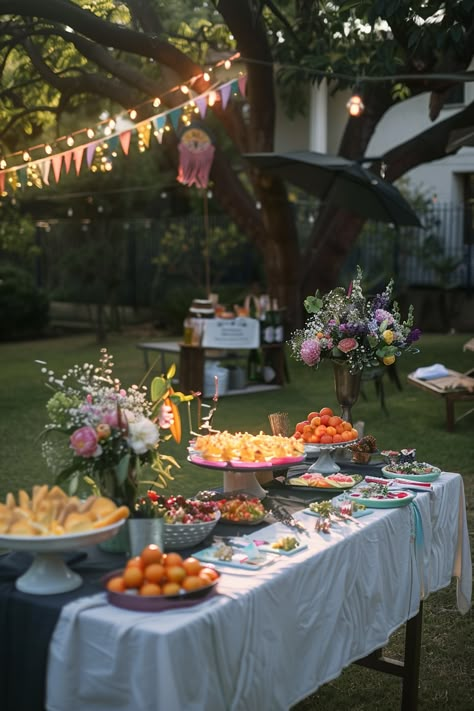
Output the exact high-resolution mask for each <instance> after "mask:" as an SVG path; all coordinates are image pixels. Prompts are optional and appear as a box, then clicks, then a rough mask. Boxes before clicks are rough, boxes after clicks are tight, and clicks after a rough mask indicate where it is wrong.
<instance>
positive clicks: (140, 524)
mask: <svg viewBox="0 0 474 711" xmlns="http://www.w3.org/2000/svg"><path fill="white" fill-rule="evenodd" d="M127 523H128V532H129V538H130V550H129V553H130V556H131V557H132V558H134V557H135V556H137V555H140V553H141V552H142V550H143V549H144V548H146V546H149V545H150V543H154V544H155V545H157V546H158V548H159V549H160V550H161V551H163V550H164V542H163V537H164V528H163V526H164V521H163V519H162V518H130V519H129V520H128V521H127Z"/></svg>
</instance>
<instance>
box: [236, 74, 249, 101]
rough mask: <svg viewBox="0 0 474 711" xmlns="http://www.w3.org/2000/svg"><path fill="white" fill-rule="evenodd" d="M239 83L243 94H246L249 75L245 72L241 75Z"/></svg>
mask: <svg viewBox="0 0 474 711" xmlns="http://www.w3.org/2000/svg"><path fill="white" fill-rule="evenodd" d="M237 83H238V85H239V89H240V93H241V94H242V96H245V91H246V89H247V75H246V74H244V75H243V76H241V77H239V78H238V80H237Z"/></svg>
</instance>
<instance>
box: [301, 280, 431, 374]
mask: <svg viewBox="0 0 474 711" xmlns="http://www.w3.org/2000/svg"><path fill="white" fill-rule="evenodd" d="M362 277H363V274H362V270H361V268H360V267H359V266H358V267H357V273H356V277H355V279H354V280H353V281H352V283H351V285H350V286H349V289H348V290H347V291H346V290H345V289H344V288H343V287H337V288H335V289H333V290H332V291H330V292H328V293H327V294H324V295H323V296H321V295H320V293H319V291H317V292H316V294H315V296H308V297H307V298H306V299H305V302H304V306H305V309H306V311H307V312H308V313H309V314H311V316H310V317H309V319H308V320H307V322H306V325H305V327H304V328H303V329H300V330H297V331H295V332H294V333H293V335H292V338H291V340H290V347H291V352H292V355H293V356H294V357H295V358H296V360H300V361H302V362H303V363H306V365H308V366H310V367H318V366H319V364H320V362H321V361H322V360H323V359H332V360H333V361H335V362H337V363H339V364H341V365H344V366H346V367H347V368H348V369H349V371H350V372H351V373H357V372H359V371H362V370H363V369H364V368H369V367H375V366H379V365H381V364H382V363H383V364H384V365H392V364H393V363H395V361H396V359H397V358H398V357H399V356H400V355H401V354H402V352H409V351H411V352H417V348H415V347H414V346H413V343H414V342H415V341H417V340H418V339H419V337H420V335H421V331H420V330H419V329H418V328H414V326H413V323H414V313H413V306H410V307H409V310H408V315H407V318H406V319H405V320H402V318H401V316H400V310H399V307H398V303H397V302H396V301H393V286H394V282H393V279H391V280H390V281H389V283H388V284H387V286H386V287H385V289H384V291H383V292H382V293H381V294H376V295H375V296H373V297H369V296H366V295H365V294H364V293H363V290H362Z"/></svg>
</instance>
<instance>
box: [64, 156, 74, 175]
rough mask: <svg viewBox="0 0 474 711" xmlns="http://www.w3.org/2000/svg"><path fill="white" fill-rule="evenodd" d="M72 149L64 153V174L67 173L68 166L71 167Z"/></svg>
mask: <svg viewBox="0 0 474 711" xmlns="http://www.w3.org/2000/svg"><path fill="white" fill-rule="evenodd" d="M72 153H73V152H72V151H68V152H67V153H65V154H64V167H65V168H66V175H67V174H68V173H69V168H70V167H71V159H72Z"/></svg>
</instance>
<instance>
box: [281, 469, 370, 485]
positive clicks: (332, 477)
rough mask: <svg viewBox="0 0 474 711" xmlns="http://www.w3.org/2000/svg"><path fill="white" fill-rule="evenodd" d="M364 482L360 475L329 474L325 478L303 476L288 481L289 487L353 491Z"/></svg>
mask: <svg viewBox="0 0 474 711" xmlns="http://www.w3.org/2000/svg"><path fill="white" fill-rule="evenodd" d="M361 481H362V476H360V474H341V473H337V474H329V475H328V476H323V475H322V474H318V473H314V474H312V473H310V472H307V473H306V474H302V475H301V476H294V477H290V478H289V479H287V480H286V485H287V486H297V487H311V488H313V489H351V488H352V487H353V486H355V485H356V484H359V483H360V482H361Z"/></svg>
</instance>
